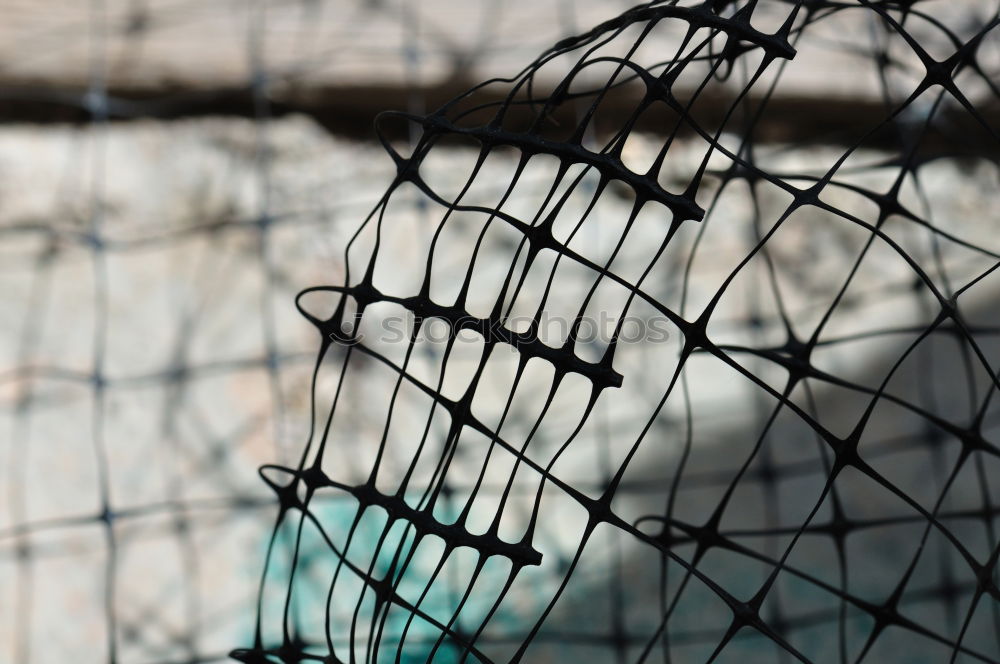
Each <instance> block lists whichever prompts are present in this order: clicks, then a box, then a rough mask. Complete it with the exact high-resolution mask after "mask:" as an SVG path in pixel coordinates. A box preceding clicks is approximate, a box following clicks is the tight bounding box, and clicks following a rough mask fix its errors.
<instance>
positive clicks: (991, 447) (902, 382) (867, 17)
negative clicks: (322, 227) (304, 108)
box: [234, 1, 1000, 663]
mask: <svg viewBox="0 0 1000 664" xmlns="http://www.w3.org/2000/svg"><path fill="white" fill-rule="evenodd" d="M923 7H924V5H923V4H922V3H912V4H911V3H907V4H903V5H900V4H894V3H869V2H861V3H854V2H851V3H839V2H809V3H796V2H766V1H761V2H756V1H750V2H707V3H695V4H692V3H683V4H682V3H664V2H654V3H650V4H646V5H642V6H638V7H636V8H634V9H632V10H630V11H628V12H626V13H625V14H622V15H621V16H620V17H618V18H616V19H613V20H610V21H608V22H606V23H602V24H600V25H597V26H595V27H593V29H590V30H587V31H584V32H582V33H581V34H580V35H579V36H577V37H573V38H568V39H564V40H563V41H560V42H559V43H558V44H556V45H555V46H554V47H553V48H552V49H550V50H548V51H546V52H545V53H544V54H543V55H542V56H540V57H539V58H538V59H537V60H536V61H535V62H533V63H532V64H531V65H530V66H528V67H527V68H526V69H525V70H524V71H522V72H521V73H520V74H518V75H517V76H516V77H514V78H512V79H501V80H493V81H489V82H487V83H484V84H483V85H482V86H480V87H477V88H475V89H473V90H471V91H470V92H469V93H468V94H466V95H464V96H461V97H459V98H457V99H455V100H454V101H452V102H450V103H448V104H446V105H445V106H443V107H442V108H441V109H439V110H437V111H435V112H432V113H430V114H427V115H413V114H404V113H387V114H385V115H383V116H382V118H381V120H380V123H379V124H380V127H382V128H384V127H387V126H390V125H392V123H394V122H399V123H409V124H411V125H414V126H415V127H416V130H417V131H418V132H419V133H418V135H419V139H418V140H417V141H416V142H415V144H414V145H413V146H412V149H409V150H404V149H402V148H401V147H399V146H397V145H394V144H393V143H392V142H391V141H389V140H388V139H387V140H386V141H385V147H386V149H387V152H388V153H389V156H390V157H391V158H392V159H393V161H394V163H395V164H396V169H397V175H396V177H395V179H394V180H393V181H392V182H391V184H390V185H389V187H388V189H387V190H386V193H385V195H384V196H383V197H382V198H381V199H380V200H379V202H378V204H377V206H376V207H375V209H374V210H373V211H372V212H371V214H370V215H369V216H368V217H367V218H365V220H364V222H363V223H362V224H361V226H360V228H359V229H358V231H357V233H356V234H355V235H354V236H353V237H352V239H351V241H350V243H349V245H348V248H347V251H346V260H345V265H346V267H345V274H344V278H343V281H342V282H341V283H339V284H338V285H335V286H322V287H316V288H311V289H308V290H306V291H305V292H303V293H302V295H301V296H300V300H299V304H300V308H301V310H302V311H303V313H304V315H306V316H307V318H308V319H309V320H310V321H312V322H313V323H314V324H315V326H316V328H317V330H318V331H319V332H320V334H321V338H322V345H321V349H320V354H319V359H318V361H317V364H316V373H315V376H314V384H313V409H314V422H313V431H312V435H311V436H310V439H309V443H308V445H307V446H306V448H305V450H304V452H303V455H302V458H301V461H300V462H299V463H298V464H296V465H294V466H291V467H283V466H276V465H275V466H266V467H264V468H263V469H262V475H263V476H264V478H265V480H266V482H267V483H268V484H269V485H270V486H271V487H272V488H273V489H274V490H275V491H276V492H277V495H278V497H279V501H280V513H279V518H278V525H277V528H276V531H275V536H274V539H273V541H272V548H271V551H270V557H269V560H268V565H267V569H266V572H265V578H264V583H263V586H262V592H261V605H260V620H259V627H258V633H257V637H256V640H255V643H253V644H249V647H248V648H246V649H243V650H238V651H236V652H235V653H234V656H235V657H237V658H238V659H241V660H243V661H247V662H263V661H281V662H299V661H324V662H352V663H353V662H374V661H380V662H418V661H420V662H423V661H428V662H465V661H481V662H562V661H567V662H568V661H588V662H644V661H664V662H695V661H731V662H748V661H761V662H765V661H766V662H770V661H791V660H799V661H829V662H856V661H862V660H864V661H899V662H903V661H914V662H915V661H928V662H931V661H934V662H944V661H997V659H998V657H1000V651H998V646H1000V643H998V638H1000V637H998V635H1000V621H998V618H1000V616H998V611H997V610H998V604H997V600H998V599H1000V592H998V588H997V585H996V578H997V577H996V573H995V570H996V562H997V556H998V552H1000V548H998V541H997V538H996V533H995V528H996V516H997V513H996V507H995V501H996V497H995V496H994V492H995V491H996V486H995V484H996V481H997V479H996V478H997V474H996V473H997V468H998V466H997V453H998V449H997V446H996V444H995V435H996V432H997V428H996V425H997V409H996V401H997V400H996V398H995V394H996V387H997V386H998V382H997V377H996V374H995V371H996V369H995V367H996V365H997V361H998V358H997V357H996V351H997V348H996V345H995V341H994V335H995V331H996V330H995V320H994V319H995V318H996V316H995V315H994V314H993V313H992V310H993V309H994V307H993V302H994V300H993V298H992V297H989V296H981V295H982V294H984V293H989V292H993V291H990V290H989V286H988V284H989V283H990V282H991V281H992V280H994V279H995V275H994V274H993V272H994V270H995V268H996V267H997V264H998V263H997V259H998V254H997V250H998V247H997V246H996V243H997V239H996V238H997V237H998V236H997V234H996V233H995V232H992V230H991V229H992V228H993V221H992V217H993V214H994V211H993V210H992V209H990V208H989V206H987V207H976V206H970V207H967V208H965V209H962V204H963V200H962V198H963V189H962V187H963V184H962V183H963V181H971V180H974V179H976V178H986V179H987V180H990V181H992V182H996V172H995V170H994V168H995V155H996V154H997V140H998V137H997V135H996V127H995V124H994V123H993V121H992V118H994V117H995V115H994V113H995V109H996V102H997V93H998V90H997V88H996V85H995V81H996V76H997V64H998V62H997V50H996V47H997V43H996V36H995V35H996V33H995V28H996V26H997V22H998V20H997V15H996V8H995V7H994V6H992V5H988V4H986V3H979V4H968V5H962V6H961V10H958V9H955V10H953V9H952V8H951V6H948V7H945V6H944V5H937V6H936V10H935V9H934V7H935V6H934V5H933V3H929V4H928V5H927V9H926V11H925V10H924V9H922V8H923ZM859 15H860V16H859ZM859 19H860V20H859ZM839 21H844V22H843V23H841V24H840V25H841V26H842V28H841V29H840V30H844V31H845V32H846V31H847V28H849V27H850V26H855V27H856V26H859V25H860V26H863V27H864V29H865V30H868V31H869V32H868V34H866V35H865V36H864V42H863V43H866V44H867V47H866V50H865V51H864V52H863V57H862V58H861V59H860V64H859V65H858V71H857V73H856V75H857V76H858V77H869V78H872V77H873V78H874V79H875V80H877V82H878V87H877V89H878V90H879V96H878V98H877V99H876V100H875V101H874V104H875V106H876V108H877V109H878V113H877V114H876V117H875V120H874V121H869V122H866V123H864V124H863V125H861V124H858V125H857V126H850V127H849V128H848V129H847V131H848V133H849V135H848V136H847V137H844V136H841V137H840V139H841V141H842V145H844V146H846V148H836V149H831V148H824V147H822V146H821V145H818V146H817V147H816V148H815V150H814V151H813V152H811V153H808V156H807V157H803V153H802V152H801V150H800V151H798V152H797V151H796V149H797V148H801V145H785V146H783V147H781V146H775V145H773V144H772V145H762V144H761V143H760V142H759V141H758V140H757V139H758V137H757V127H758V125H759V123H760V121H761V118H763V117H766V116H767V115H768V111H769V102H770V100H771V99H772V97H773V96H774V95H775V94H776V93H775V91H776V90H779V89H780V88H781V86H782V82H783V80H784V77H785V76H786V75H790V72H791V71H792V70H793V69H794V67H795V63H796V56H797V51H799V50H800V49H803V48H807V47H809V45H810V44H812V43H813V42H814V41H815V42H816V43H820V42H822V41H823V40H830V43H832V44H834V45H836V40H837V39H838V32H839V30H838V29H834V30H832V31H830V30H827V31H822V30H823V26H825V25H830V26H836V25H838V22H839ZM664 35H666V36H668V38H663V37H664ZM856 37H857V35H855V34H844V35H843V36H842V39H843V40H844V43H847V42H849V41H851V40H852V39H855V38H856ZM665 45H667V46H668V47H666V48H665ZM812 65H813V66H814V68H813V69H812V70H811V71H809V72H808V76H809V77H810V78H813V79H816V80H819V81H822V79H823V78H824V77H826V76H828V75H829V74H828V73H827V72H825V71H823V69H822V60H820V61H819V63H818V66H817V63H816V61H813V63H812ZM551 71H558V72H560V73H561V76H559V77H557V78H556V80H558V83H557V84H555V85H552V86H545V87H544V88H543V87H541V86H539V85H537V84H535V82H536V80H537V79H538V78H540V77H541V76H542V75H543V74H545V73H547V72H551ZM733 83H735V86H733V85H732V84H733ZM725 86H730V87H725ZM734 89H735V90H736V92H735V94H727V93H726V90H729V91H732V90H734ZM497 90H499V91H500V92H497ZM484 92H489V93H490V94H491V95H492V96H491V97H489V98H488V100H487V101H481V97H482V94H483V93H484ZM497 97H499V98H500V99H501V101H499V102H498V101H495V99H496V98H497ZM623 98H626V99H628V103H630V104H631V105H632V106H631V110H630V112H629V113H627V114H626V120H625V121H624V122H623V123H620V125H619V126H618V127H617V131H614V132H612V134H611V135H610V136H600V135H598V134H597V133H596V132H595V131H593V130H592V128H593V127H594V125H595V124H598V123H599V118H600V116H601V114H602V112H604V109H605V105H607V104H613V103H619V104H620V103H621V100H622V99H623ZM567 108H570V109H572V112H571V113H567V112H566V109H567ZM869 120H870V119H869ZM806 121H808V120H806ZM653 126H655V127H656V128H657V130H658V131H659V137H658V139H657V140H655V141H653V142H649V141H648V140H647V141H645V142H642V143H640V142H638V141H637V139H636V135H637V134H638V133H639V128H640V127H641V128H645V129H647V130H648V128H649V127H653ZM813 138H814V139H816V143H817V144H820V143H821V140H822V137H820V136H815V137H813ZM449 147H451V148H458V147H462V148H466V149H464V150H460V151H457V152H456V151H448V149H449ZM456 155H460V156H456ZM946 164H947V165H946ZM949 169H957V170H949ZM540 174H543V175H540ZM540 179H541V180H544V181H545V182H546V183H547V184H546V186H545V187H542V188H541V190H538V189H537V188H535V189H532V188H530V187H527V186H525V184H524V181H525V180H529V181H531V182H537V181H539V180H540ZM414 199H415V200H416V201H418V204H417V205H416V209H417V212H416V213H414V212H412V209H413V206H412V205H411V204H410V201H412V200H414ZM734 248H735V249H734ZM608 312H610V314H609V313H608ZM602 314H603V315H604V316H609V321H610V322H609V324H608V325H607V329H608V330H610V332H608V333H607V335H606V336H602V335H601V334H592V333H590V332H588V333H587V334H584V332H583V327H584V326H590V325H592V324H593V323H594V322H595V321H598V322H600V321H601V320H605V319H602ZM400 321H409V322H408V324H407V325H399V322H400ZM559 321H564V322H565V321H568V324H567V325H564V326H561V327H560V326H559V325H553V323H555V322H559ZM628 325H633V326H638V327H643V325H645V330H644V333H643V334H631V335H630V336H629V337H628V338H627V339H626V335H627V332H628V330H627V326H628ZM657 325H659V328H657ZM598 327H599V325H598ZM657 329H659V330H660V331H661V332H662V333H661V334H658V335H657V334H655V333H654V332H655V331H656V330H657ZM361 417H364V418H373V417H374V418H376V421H377V422H379V430H380V432H381V433H380V435H379V436H378V437H377V443H376V444H372V442H373V441H371V440H369V439H366V438H364V437H362V436H360V435H359V431H358V426H357V420H358V419H359V418H361Z"/></svg>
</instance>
